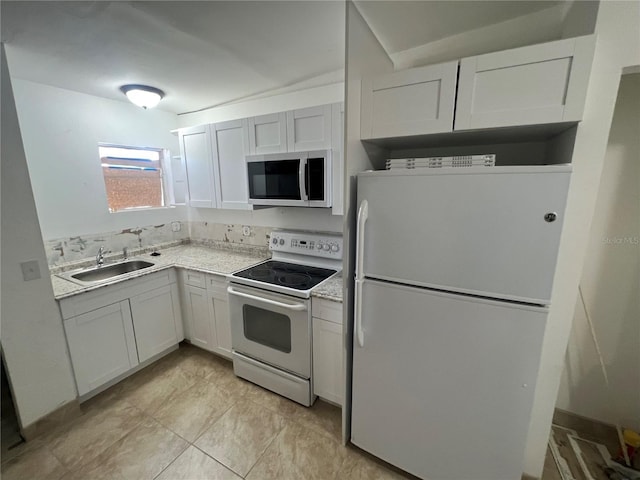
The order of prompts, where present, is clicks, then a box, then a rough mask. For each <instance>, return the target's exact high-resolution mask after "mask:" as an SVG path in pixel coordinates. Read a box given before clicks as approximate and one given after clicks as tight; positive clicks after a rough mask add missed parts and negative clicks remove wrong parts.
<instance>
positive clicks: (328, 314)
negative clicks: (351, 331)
mask: <svg viewBox="0 0 640 480" xmlns="http://www.w3.org/2000/svg"><path fill="white" fill-rule="evenodd" d="M311 314H312V316H314V317H317V318H321V319H323V320H327V321H329V322H333V323H337V324H340V325H342V302H334V301H332V300H327V299H325V298H315V297H313V298H311Z"/></svg>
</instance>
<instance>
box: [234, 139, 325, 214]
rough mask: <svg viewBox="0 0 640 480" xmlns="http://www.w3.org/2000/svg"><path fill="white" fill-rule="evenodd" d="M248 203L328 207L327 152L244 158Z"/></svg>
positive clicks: (274, 154) (276, 154)
mask: <svg viewBox="0 0 640 480" xmlns="http://www.w3.org/2000/svg"><path fill="white" fill-rule="evenodd" d="M245 159H246V165H247V181H248V187H249V188H248V191H249V203H250V204H253V205H268V206H291V207H330V206H331V150H320V151H314V152H294V153H272V154H268V155H248V156H247V157H245Z"/></svg>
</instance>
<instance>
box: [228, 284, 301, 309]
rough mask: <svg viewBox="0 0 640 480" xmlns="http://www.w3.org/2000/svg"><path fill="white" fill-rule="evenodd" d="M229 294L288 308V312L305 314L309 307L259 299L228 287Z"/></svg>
mask: <svg viewBox="0 0 640 480" xmlns="http://www.w3.org/2000/svg"><path fill="white" fill-rule="evenodd" d="M227 292H228V293H229V294H230V295H236V296H238V297H244V298H248V299H250V300H257V301H259V302H262V303H268V304H269V305H274V306H276V307H282V308H286V309H288V310H295V311H297V312H303V311H305V310H307V306H306V305H305V304H304V303H295V304H293V305H290V304H288V303H282V302H276V301H275V300H269V299H268V298H262V297H257V296H255V295H251V294H249V293H243V292H239V291H238V290H234V288H233V287H227Z"/></svg>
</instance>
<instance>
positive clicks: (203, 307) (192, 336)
mask: <svg viewBox="0 0 640 480" xmlns="http://www.w3.org/2000/svg"><path fill="white" fill-rule="evenodd" d="M183 301H184V306H183V311H184V315H185V317H186V318H185V321H186V322H187V323H188V326H189V340H190V341H191V343H192V344H193V345H195V346H197V347H200V348H204V349H205V350H211V345H212V337H211V324H212V322H211V315H210V314H209V300H208V296H207V291H206V290H205V289H204V288H198V287H194V286H192V285H185V286H184V298H183Z"/></svg>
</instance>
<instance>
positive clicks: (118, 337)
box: [64, 300, 138, 395]
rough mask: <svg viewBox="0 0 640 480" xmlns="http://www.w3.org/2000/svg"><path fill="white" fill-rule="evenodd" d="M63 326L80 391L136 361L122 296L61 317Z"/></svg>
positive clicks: (103, 382) (100, 382)
mask: <svg viewBox="0 0 640 480" xmlns="http://www.w3.org/2000/svg"><path fill="white" fill-rule="evenodd" d="M64 330H65V333H66V335H67V342H68V344H69V353H70V354H71V362H72V364H73V371H74V373H75V377H76V384H77V385H78V393H79V394H80V395H84V394H86V393H88V392H90V391H91V390H94V389H95V388H98V387H99V386H101V385H104V384H105V383H107V382H108V381H109V380H112V379H114V378H116V377H117V376H118V375H121V374H123V373H125V372H126V371H128V370H129V369H131V368H133V367H135V366H136V365H137V364H138V354H137V352H136V343H135V338H134V334H133V325H132V323H131V311H130V309H129V302H128V301H126V300H125V301H122V302H118V303H115V304H113V305H108V306H106V307H102V308H98V309H97V310H93V311H91V312H88V313H85V314H82V315H78V316H77V317H73V318H69V319H67V320H65V321H64Z"/></svg>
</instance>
